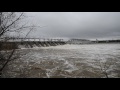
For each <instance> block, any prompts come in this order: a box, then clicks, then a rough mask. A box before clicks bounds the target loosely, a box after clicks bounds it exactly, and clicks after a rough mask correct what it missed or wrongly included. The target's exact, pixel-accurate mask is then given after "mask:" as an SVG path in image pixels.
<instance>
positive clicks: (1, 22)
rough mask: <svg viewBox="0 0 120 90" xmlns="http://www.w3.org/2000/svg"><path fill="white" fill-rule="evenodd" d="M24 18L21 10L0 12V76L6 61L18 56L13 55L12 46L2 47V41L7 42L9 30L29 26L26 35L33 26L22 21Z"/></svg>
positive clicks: (12, 30)
mask: <svg viewBox="0 0 120 90" xmlns="http://www.w3.org/2000/svg"><path fill="white" fill-rule="evenodd" d="M25 18H26V17H25V14H24V13H23V12H0V38H2V40H0V76H1V75H2V71H3V69H4V68H5V66H6V65H7V64H8V62H9V61H11V60H14V59H16V58H18V57H15V56H14V53H15V49H16V48H12V49H11V50H9V51H8V48H9V46H7V47H5V48H4V49H3V46H4V43H5V42H8V40H9V39H10V38H9V37H8V36H7V38H6V34H7V33H10V32H21V31H22V30H24V29H28V28H29V30H30V31H28V33H27V35H28V34H29V33H30V32H31V30H32V29H33V28H34V27H35V26H27V24H26V23H24V22H23V21H22V20H23V19H25ZM23 23H24V24H23ZM27 35H26V36H25V38H26V37H27Z"/></svg>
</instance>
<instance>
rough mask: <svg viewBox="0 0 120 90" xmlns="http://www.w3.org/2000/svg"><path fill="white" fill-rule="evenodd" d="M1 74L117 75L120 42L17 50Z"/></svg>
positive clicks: (29, 75) (34, 76) (28, 76)
mask: <svg viewBox="0 0 120 90" xmlns="http://www.w3.org/2000/svg"><path fill="white" fill-rule="evenodd" d="M19 52H20V53H21V54H20V58H19V59H18V60H15V61H12V62H10V63H9V64H8V66H7V67H6V68H5V70H4V75H3V77H10V78H16V77H18V78H106V77H109V78H118V77H120V44H88V45H61V46H51V47H39V48H37V47H35V48H33V49H22V50H19Z"/></svg>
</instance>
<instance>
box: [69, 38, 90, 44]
mask: <svg viewBox="0 0 120 90" xmlns="http://www.w3.org/2000/svg"><path fill="white" fill-rule="evenodd" d="M67 43H68V44H90V43H92V41H90V40H87V39H70V40H68V42H67Z"/></svg>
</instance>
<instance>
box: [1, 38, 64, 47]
mask: <svg viewBox="0 0 120 90" xmlns="http://www.w3.org/2000/svg"><path fill="white" fill-rule="evenodd" d="M0 43H2V44H1V45H2V46H1V47H2V48H3V49H4V48H5V49H22V48H34V47H49V46H57V45H64V44H66V41H63V39H39V38H25V39H24V38H11V39H9V40H8V41H7V42H5V41H1V42H0Z"/></svg>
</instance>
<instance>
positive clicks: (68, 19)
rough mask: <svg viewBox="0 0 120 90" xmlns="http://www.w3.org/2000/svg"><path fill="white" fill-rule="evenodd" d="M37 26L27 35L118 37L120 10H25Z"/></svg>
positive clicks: (87, 37) (91, 37)
mask: <svg viewBox="0 0 120 90" xmlns="http://www.w3.org/2000/svg"><path fill="white" fill-rule="evenodd" d="M26 15H27V16H30V17H28V18H29V22H31V23H34V24H35V25H38V26H45V27H43V28H37V29H36V30H34V31H33V32H31V34H30V35H29V36H31V37H36V38H38V37H39V38H40V37H51V38H55V37H56V38H82V39H83V38H85V39H96V38H97V39H114V38H120V12H26Z"/></svg>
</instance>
